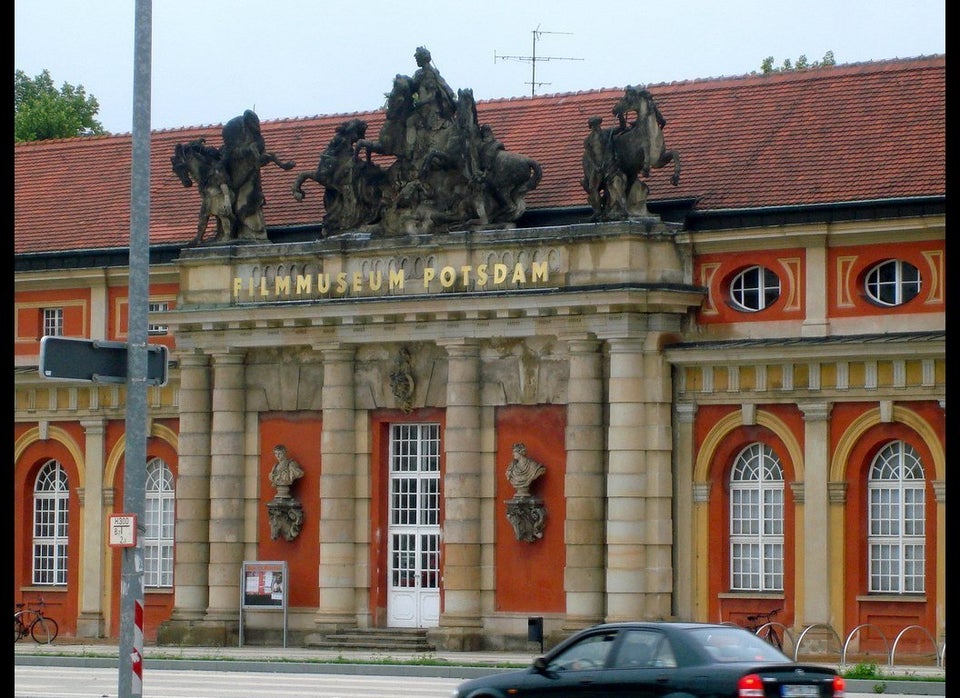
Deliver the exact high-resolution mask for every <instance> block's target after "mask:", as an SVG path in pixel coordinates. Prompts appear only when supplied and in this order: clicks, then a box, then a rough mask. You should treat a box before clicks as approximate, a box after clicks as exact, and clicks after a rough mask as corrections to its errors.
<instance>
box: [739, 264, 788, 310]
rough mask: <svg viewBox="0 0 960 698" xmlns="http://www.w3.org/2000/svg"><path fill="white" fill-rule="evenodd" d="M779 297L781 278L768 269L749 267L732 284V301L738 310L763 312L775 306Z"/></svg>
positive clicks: (757, 266)
mask: <svg viewBox="0 0 960 698" xmlns="http://www.w3.org/2000/svg"><path fill="white" fill-rule="evenodd" d="M779 297H780V277H778V276H777V275H776V274H775V273H774V272H773V271H771V270H770V269H767V268H766V267H762V266H759V265H755V266H752V267H747V268H746V269H744V270H743V271H741V272H740V273H738V274H737V275H736V276H734V277H733V280H732V281H731V282H730V299H731V300H732V301H733V306H734V307H735V308H736V309H737V310H745V311H749V312H756V311H758V310H763V309H764V308H768V307H770V306H771V305H773V304H774V303H775V302H776V301H777V299H778V298H779Z"/></svg>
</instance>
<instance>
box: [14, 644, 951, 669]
mask: <svg viewBox="0 0 960 698" xmlns="http://www.w3.org/2000/svg"><path fill="white" fill-rule="evenodd" d="M530 647H531V649H532V651H531V652H447V651H443V650H438V651H436V652H428V653H414V652H389V653H388V652H379V651H364V650H330V649H320V648H315V647H286V648H284V647H261V646H250V645H247V646H244V647H184V646H173V645H164V646H156V645H148V646H145V647H144V648H143V657H144V662H145V663H147V664H149V663H151V662H157V661H159V660H193V661H196V662H198V663H203V664H205V665H206V664H207V662H210V663H220V664H224V663H228V662H241V663H244V664H250V663H256V664H271V663H273V664H317V665H335V666H341V667H342V666H343V665H345V664H351V663H352V664H363V665H370V664H384V665H413V666H422V667H424V668H427V667H433V668H442V667H444V666H449V667H475V668H477V671H478V672H480V673H490V669H500V668H502V669H512V668H523V667H527V666H529V665H530V664H531V663H532V662H533V660H534V659H536V658H537V657H538V656H539V655H540V652H539V649H540V648H539V646H537V645H536V643H531V644H530ZM14 652H15V658H16V661H17V663H30V660H29V658H30V657H37V658H44V657H46V658H53V657H74V658H87V659H103V660H112V661H116V660H117V658H118V655H119V647H118V645H117V642H116V640H78V639H76V638H69V643H68V642H60V641H55V642H54V643H53V644H50V645H40V644H37V643H36V642H33V641H32V640H30V639H29V638H24V639H23V640H20V641H19V642H17V643H16V644H15V645H14ZM204 660H205V661H204ZM832 666H834V667H836V665H832ZM852 666H853V665H852V664H848V666H847V667H846V668H847V669H850V668H852ZM368 669H369V666H368ZM878 669H879V671H880V672H881V673H882V674H883V675H884V676H885V677H889V678H890V679H896V678H897V677H920V678H927V677H929V678H931V679H944V678H946V669H945V668H944V667H937V666H932V665H916V666H915V665H897V666H894V667H890V666H888V665H886V664H885V663H884V664H880V663H878ZM469 673H474V672H472V671H471V672H469Z"/></svg>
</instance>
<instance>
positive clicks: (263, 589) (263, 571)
mask: <svg viewBox="0 0 960 698" xmlns="http://www.w3.org/2000/svg"><path fill="white" fill-rule="evenodd" d="M286 569H287V563H286V562H282V561H281V562H244V563H243V589H242V593H243V607H244V608H285V607H286V594H287V584H286V582H287V575H286Z"/></svg>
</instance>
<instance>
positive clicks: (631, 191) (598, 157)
mask: <svg viewBox="0 0 960 698" xmlns="http://www.w3.org/2000/svg"><path fill="white" fill-rule="evenodd" d="M612 111H613V115H614V116H616V117H617V122H618V123H617V126H615V127H612V128H607V129H604V128H601V124H602V123H603V119H601V118H600V117H598V116H594V117H591V118H590V119H589V120H588V122H587V125H588V126H589V128H590V134H589V135H588V136H587V137H586V138H585V139H584V141H583V179H582V180H581V184H582V185H583V188H584V190H585V191H586V192H587V201H588V202H589V203H590V206H591V208H593V217H592V220H594V221H610V220H629V219H635V218H646V217H650V215H651V214H650V211H649V210H648V209H647V197H648V195H649V191H650V187H649V186H648V185H647V183H646V182H644V181H643V179H641V178H640V177H641V176H643V177H644V178H645V177H648V176H649V175H650V169H651V168H659V167H664V166H665V165H667V164H669V163H671V162H672V163H673V176H672V177H671V178H670V182H671V183H672V184H673V185H674V186H676V185H677V184H679V183H680V154H679V153H678V152H677V151H675V150H668V149H667V147H666V145H665V142H664V139H663V127H664V126H666V125H667V121H666V119H664V118H663V114H661V113H660V109H659V107H658V106H657V103H656V102H655V101H654V99H653V95H651V94H650V92H649V91H648V90H647V89H645V88H642V87H634V86H630V85H628V86H627V88H626V89H625V90H624V95H623V97H621V98H620V99H619V100H618V101H617V103H616V104H615V105H614V107H613V110H612ZM631 114H635V115H636V117H635V118H634V119H633V121H630V120H629V117H630V115H631Z"/></svg>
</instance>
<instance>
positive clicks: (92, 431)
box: [80, 417, 107, 436]
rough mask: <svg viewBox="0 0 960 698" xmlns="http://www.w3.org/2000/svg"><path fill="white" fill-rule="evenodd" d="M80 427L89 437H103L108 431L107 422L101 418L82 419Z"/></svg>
mask: <svg viewBox="0 0 960 698" xmlns="http://www.w3.org/2000/svg"><path fill="white" fill-rule="evenodd" d="M80 426H81V427H83V430H84V432H85V433H86V435H87V436H97V435H102V434H103V433H104V432H105V431H106V429H107V420H106V419H103V418H101V417H93V418H87V419H81V420H80Z"/></svg>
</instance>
